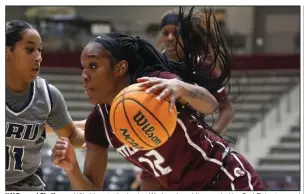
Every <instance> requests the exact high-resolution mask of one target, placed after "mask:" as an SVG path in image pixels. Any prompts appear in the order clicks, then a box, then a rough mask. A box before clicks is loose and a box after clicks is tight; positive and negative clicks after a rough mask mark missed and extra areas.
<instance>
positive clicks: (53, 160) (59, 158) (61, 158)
mask: <svg viewBox="0 0 304 194" xmlns="http://www.w3.org/2000/svg"><path fill="white" fill-rule="evenodd" d="M63 159H65V156H55V155H53V154H52V157H51V161H52V162H53V163H54V164H59V162H60V161H61V160H63Z"/></svg>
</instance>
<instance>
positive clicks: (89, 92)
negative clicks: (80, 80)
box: [84, 86, 94, 96]
mask: <svg viewBox="0 0 304 194" xmlns="http://www.w3.org/2000/svg"><path fill="white" fill-rule="evenodd" d="M93 91H94V89H93V88H89V87H85V86H84V94H85V95H87V96H90V94H91V93H92V92H93Z"/></svg>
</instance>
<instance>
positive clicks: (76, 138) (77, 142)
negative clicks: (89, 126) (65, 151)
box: [69, 127, 85, 148]
mask: <svg viewBox="0 0 304 194" xmlns="http://www.w3.org/2000/svg"><path fill="white" fill-rule="evenodd" d="M69 139H70V141H71V143H72V145H73V146H74V147H76V148H81V147H82V146H83V144H84V143H85V140H84V130H82V129H80V128H78V127H76V129H75V130H74V131H73V133H72V135H71V136H70V138H69Z"/></svg>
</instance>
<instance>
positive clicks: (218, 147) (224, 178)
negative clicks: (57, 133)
mask: <svg viewBox="0 0 304 194" xmlns="http://www.w3.org/2000/svg"><path fill="white" fill-rule="evenodd" d="M190 14H191V13H190ZM190 16H191V15H190ZM188 19H189V20H190V22H192V21H191V19H192V18H191V17H189V18H188ZM189 20H188V21H187V20H186V21H185V23H184V24H185V26H184V28H183V26H182V25H181V29H180V30H181V32H182V33H181V34H182V38H183V41H184V52H185V53H186V55H185V56H187V60H186V62H188V64H190V63H191V64H192V65H193V66H197V64H198V63H199V62H200V60H197V58H198V57H199V56H198V55H197V53H199V52H197V50H192V48H189V47H188V46H187V44H188V43H191V41H188V42H187V41H185V40H189V37H188V39H186V38H187V33H186V32H187V30H191V29H192V28H187V24H189ZM183 30H184V31H183ZM207 32H208V30H207ZM189 34H190V35H192V34H193V33H188V35H189ZM198 38H201V37H200V36H198ZM192 40H193V39H192ZM193 41H194V42H195V43H196V42H197V43H199V44H198V45H200V46H201V45H204V44H203V43H204V41H205V40H201V41H200V42H199V41H198V40H193ZM191 44H192V45H194V46H195V44H193V42H192V43H191ZM205 48H206V47H205ZM187 49H189V50H187ZM201 50H202V51H203V52H204V53H207V50H204V48H202V49H201ZM201 50H200V51H201ZM190 53H191V55H190ZM221 58H223V59H225V57H221ZM81 60H82V67H83V74H82V76H83V80H84V86H85V92H86V94H87V95H88V97H89V101H90V102H91V103H92V104H95V105H96V106H95V107H94V109H93V111H92V112H91V114H90V116H89V117H88V120H87V123H86V126H85V137H86V142H87V155H86V159H85V166H84V172H83V173H82V172H81V171H80V168H79V165H78V162H77V160H76V157H75V152H74V150H73V148H72V147H71V146H70V144H69V142H68V140H67V139H64V138H62V139H61V140H58V141H57V143H56V145H55V147H54V149H53V154H52V160H53V162H54V163H55V164H57V165H58V166H60V167H62V168H64V169H65V171H66V173H67V175H68V177H69V179H70V182H71V184H72V188H73V189H75V190H100V189H101V187H102V184H103V180H104V174H105V169H106V165H107V149H108V147H109V145H111V146H113V147H114V148H115V149H116V150H117V152H118V153H120V154H121V155H122V156H123V157H125V159H126V160H128V161H129V162H131V163H133V164H134V165H136V166H138V167H139V168H141V169H143V170H144V172H143V174H142V177H141V178H142V185H141V186H142V189H143V190H263V189H264V187H263V184H262V182H261V180H260V178H259V176H258V175H257V173H256V172H255V171H254V169H253V168H252V166H251V165H250V164H249V162H248V161H247V160H246V159H245V158H243V157H242V156H241V155H240V154H238V153H236V152H232V151H231V150H230V148H229V147H228V143H227V142H226V141H225V140H224V139H223V138H221V137H220V136H218V135H217V134H216V133H214V132H213V131H211V130H208V126H206V125H203V124H202V122H203V121H202V120H200V119H199V118H197V117H196V116H197V112H196V111H194V110H193V109H195V110H197V111H199V112H200V113H206V114H208V113H212V112H213V111H214V110H215V109H216V106H217V102H216V100H215V98H214V97H213V96H212V95H211V94H210V93H209V92H208V90H206V89H205V88H203V87H200V86H201V85H200V84H197V83H200V82H199V80H197V82H196V80H195V79H196V78H195V77H196V75H198V74H199V73H200V70H201V69H202V68H203V67H201V66H199V67H200V68H198V69H191V73H192V72H193V70H195V71H196V72H197V74H193V73H192V74H191V76H188V77H187V76H186V75H187V73H189V72H186V71H185V70H183V72H184V74H182V73H179V74H177V73H175V72H178V70H177V69H175V66H174V65H171V66H170V64H169V61H168V60H167V59H166V58H165V57H164V55H161V54H160V53H159V52H157V51H156V49H155V48H154V47H152V45H150V44H148V43H147V42H145V41H144V40H141V39H138V38H137V39H134V38H132V37H128V36H125V35H121V34H113V33H111V34H107V35H105V36H100V37H97V38H96V39H94V40H93V41H92V42H90V43H89V44H88V45H87V46H86V48H85V49H84V51H83V53H82V56H81ZM224 62H225V61H224ZM157 64H160V65H157ZM225 65H226V63H223V68H224V69H223V70H224V71H222V72H224V73H222V75H225V72H226V71H225V70H227V69H225V68H226V67H227V66H225ZM183 67H185V68H186V67H187V68H189V67H191V66H190V65H187V66H178V68H183ZM204 67H205V68H210V67H211V66H210V65H208V66H204ZM168 68H169V69H168ZM151 72H152V73H151ZM170 72H171V73H170ZM202 72H207V71H206V69H204V71H202ZM188 75H189V74H188ZM144 76H145V77H144ZM148 76H150V77H148ZM200 76H203V75H200ZM226 76H227V77H229V72H228V74H226ZM191 79H192V80H191ZM220 79H223V77H220V78H219V80H220ZM181 80H186V81H187V82H191V83H196V85H195V84H187V83H185V82H183V81H181ZM200 80H201V79H200ZM136 81H138V82H141V83H142V86H143V87H148V88H149V89H148V90H149V91H150V92H154V91H158V93H160V94H159V98H160V100H161V99H162V98H165V97H169V98H170V102H171V103H174V102H175V101H176V100H177V101H176V106H177V110H178V112H179V114H178V122H177V127H176V129H175V131H174V133H173V135H172V136H171V137H170V138H169V140H168V141H167V142H166V143H165V144H163V145H162V146H160V147H158V148H156V149H153V150H147V151H142V150H136V149H134V148H130V147H127V146H125V145H123V144H122V143H121V142H120V141H119V140H118V139H117V138H116V137H115V135H114V134H113V131H112V129H111V126H110V124H109V110H110V104H111V101H112V100H113V99H114V97H115V96H116V95H117V94H118V92H119V91H120V90H122V89H123V88H124V87H126V86H128V85H129V84H132V83H135V82H136ZM212 83H213V86H212V85H209V89H216V87H215V84H214V83H219V82H214V80H212ZM222 83H224V81H222ZM217 86H221V85H220V84H218V85H217ZM206 87H207V85H206ZM193 118H195V119H193ZM202 125H203V126H202ZM129 138H132V137H129Z"/></svg>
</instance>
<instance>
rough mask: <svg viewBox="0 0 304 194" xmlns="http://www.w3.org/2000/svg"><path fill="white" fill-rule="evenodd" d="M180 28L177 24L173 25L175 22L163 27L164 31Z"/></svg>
mask: <svg viewBox="0 0 304 194" xmlns="http://www.w3.org/2000/svg"><path fill="white" fill-rule="evenodd" d="M177 28H178V26H176V25H173V24H168V25H165V26H164V27H163V28H162V31H172V32H173V31H174V30H176V29H177Z"/></svg>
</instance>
